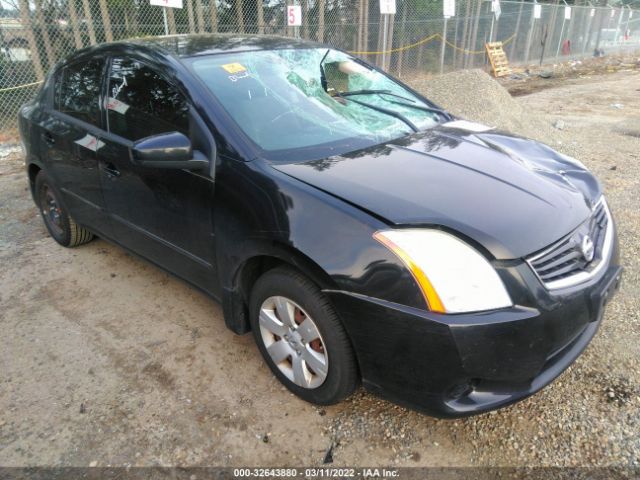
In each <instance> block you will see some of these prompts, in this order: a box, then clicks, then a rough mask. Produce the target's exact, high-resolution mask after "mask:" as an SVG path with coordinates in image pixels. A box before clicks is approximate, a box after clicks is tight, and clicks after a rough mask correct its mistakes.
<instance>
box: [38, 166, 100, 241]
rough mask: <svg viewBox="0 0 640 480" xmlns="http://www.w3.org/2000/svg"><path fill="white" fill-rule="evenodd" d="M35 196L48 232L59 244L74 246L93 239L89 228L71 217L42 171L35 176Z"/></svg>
mask: <svg viewBox="0 0 640 480" xmlns="http://www.w3.org/2000/svg"><path fill="white" fill-rule="evenodd" d="M35 198H36V204H37V206H38V208H39V209H40V214H41V215H42V219H43V220H44V224H45V226H46V227H47V230H49V234H50V235H51V236H52V237H53V239H54V240H55V241H56V242H58V243H59V244H60V245H62V246H64V247H76V246H78V245H82V244H83V243H87V242H89V241H91V240H92V239H93V234H92V233H91V232H90V231H89V230H87V229H85V228H82V227H81V226H79V225H78V224H77V223H76V222H75V221H74V220H73V219H72V218H71V216H70V215H69V213H68V212H67V210H66V209H65V208H64V205H62V203H61V202H60V194H59V193H58V191H57V190H56V189H55V188H54V186H53V184H52V183H51V181H50V180H49V177H47V175H46V174H45V173H44V172H43V171H40V172H39V173H38V175H37V176H36V182H35Z"/></svg>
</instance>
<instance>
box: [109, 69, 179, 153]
mask: <svg viewBox="0 0 640 480" xmlns="http://www.w3.org/2000/svg"><path fill="white" fill-rule="evenodd" d="M107 109H108V110H107V111H108V118H109V131H111V132H113V133H116V134H118V135H121V136H123V137H125V138H128V139H130V140H134V141H135V140H139V139H141V138H145V137H150V136H152V135H157V134H159V133H166V132H175V131H178V132H182V133H184V134H185V135H186V134H188V132H189V115H188V111H189V108H188V106H187V101H186V99H185V98H184V96H183V95H182V94H181V93H180V92H179V91H178V90H177V89H176V88H175V87H174V86H173V85H171V84H170V83H169V82H167V81H166V80H165V79H164V78H162V77H161V76H160V75H159V74H157V73H156V72H155V71H154V70H152V69H151V68H149V67H147V66H146V65H144V64H142V63H141V62H138V61H137V60H132V59H119V58H116V59H114V60H113V62H112V66H111V75H110V79H109V98H108V100H107Z"/></svg>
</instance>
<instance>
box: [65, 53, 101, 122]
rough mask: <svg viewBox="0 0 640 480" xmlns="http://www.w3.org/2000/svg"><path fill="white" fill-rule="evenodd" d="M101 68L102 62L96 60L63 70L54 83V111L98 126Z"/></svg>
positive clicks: (76, 64)
mask: <svg viewBox="0 0 640 480" xmlns="http://www.w3.org/2000/svg"><path fill="white" fill-rule="evenodd" d="M103 66H104V61H103V60H101V59H96V60H89V61H87V62H79V63H75V64H73V65H69V66H67V67H65V68H63V69H62V70H61V71H60V73H59V76H58V78H57V81H56V92H55V93H56V103H55V107H56V109H57V110H59V111H60V112H63V113H66V114H68V115H71V116H72V117H75V118H78V119H80V120H84V121H85V122H89V123H91V124H93V125H100V107H99V105H100V103H99V99H100V88H101V84H102V72H103Z"/></svg>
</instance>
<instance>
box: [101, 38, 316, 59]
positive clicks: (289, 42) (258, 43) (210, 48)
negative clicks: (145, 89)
mask: <svg viewBox="0 0 640 480" xmlns="http://www.w3.org/2000/svg"><path fill="white" fill-rule="evenodd" d="M117 46H133V47H135V46H140V47H146V48H147V49H150V50H154V51H156V52H157V53H160V54H169V55H171V56H174V57H178V58H184V57H193V56H199V55H213V54H218V53H234V52H247V51H256V50H279V49H292V48H320V47H323V46H325V45H322V44H320V43H316V42H312V41H309V40H302V39H299V38H294V37H283V36H276V35H246V34H237V33H231V34H224V33H206V34H187V35H165V36H160V37H143V38H134V39H129V40H122V41H119V42H113V43H108V44H103V45H102V47H103V48H104V49H110V47H116V48H117Z"/></svg>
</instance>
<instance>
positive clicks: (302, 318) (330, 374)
mask: <svg viewBox="0 0 640 480" xmlns="http://www.w3.org/2000/svg"><path fill="white" fill-rule="evenodd" d="M250 308H251V328H252V330H253V335H254V337H255V340H256V343H257V344H258V348H259V349H260V352H261V353H262V356H263V357H264V359H265V361H266V362H267V364H268V365H269V368H270V369H271V371H272V372H273V373H274V375H275V376H276V377H277V378H278V379H279V380H280V381H281V382H282V383H283V384H284V385H285V386H286V387H287V388H288V389H289V390H290V391H292V392H293V393H295V394H296V395H298V396H299V397H300V398H302V399H303V400H306V401H308V402H311V403H316V404H320V405H331V404H334V403H337V402H339V401H341V400H343V399H344V398H346V397H348V396H349V395H350V394H351V393H353V391H354V390H355V389H356V387H357V386H358V382H359V377H358V369H357V365H356V361H355V356H354V353H353V349H352V347H351V342H350V341H349V338H348V336H347V333H346V332H345V330H344V327H343V326H342V323H341V322H340V320H339V319H338V316H337V315H336V313H335V311H334V309H333V307H332V306H331V304H330V303H329V301H328V300H327V298H326V297H325V296H324V295H323V294H322V292H321V291H320V290H319V289H318V287H317V286H316V285H315V284H314V283H312V282H311V281H309V280H308V279H307V278H305V277H304V276H302V275H301V274H299V273H297V272H295V271H293V270H290V269H288V268H282V267H279V268H276V269H274V270H270V271H268V272H267V273H265V274H264V275H263V276H262V277H260V278H259V279H258V281H257V282H256V284H255V286H254V288H253V291H252V292H251V306H250Z"/></svg>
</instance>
